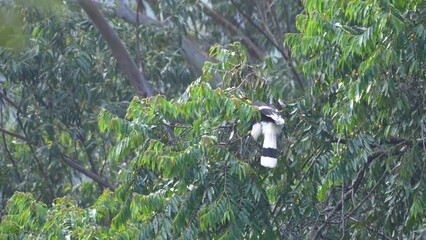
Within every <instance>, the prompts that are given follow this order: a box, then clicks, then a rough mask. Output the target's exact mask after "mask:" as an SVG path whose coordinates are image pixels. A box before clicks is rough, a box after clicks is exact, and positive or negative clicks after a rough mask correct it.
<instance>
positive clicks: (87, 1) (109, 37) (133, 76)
mask: <svg viewBox="0 0 426 240" xmlns="http://www.w3.org/2000/svg"><path fill="white" fill-rule="evenodd" d="M78 3H79V4H80V6H81V8H82V9H83V10H84V11H85V12H86V13H87V15H88V16H89V18H90V19H91V20H92V22H93V23H94V24H95V26H96V27H97V28H98V29H99V31H100V32H101V34H102V36H103V37H104V38H105V40H106V41H107V43H108V45H109V47H110V49H111V51H112V54H113V56H114V57H115V59H116V60H117V63H118V66H119V67H120V69H121V71H122V72H123V73H124V74H125V75H126V76H127V78H128V79H129V80H130V84H131V85H132V86H133V87H134V88H135V90H136V93H137V95H138V96H140V97H150V96H152V91H151V88H150V87H149V86H148V84H147V81H146V78H145V76H144V74H143V72H142V71H139V69H138V67H137V66H136V64H135V63H134V62H133V60H132V58H131V57H130V55H129V53H128V52H127V50H126V48H125V46H124V44H123V42H122V41H121V40H120V38H119V37H118V36H117V34H116V33H115V32H114V30H113V29H112V27H111V26H110V25H109V24H108V22H107V21H106V19H105V18H104V16H103V15H102V13H101V12H100V11H99V9H98V7H97V6H96V4H95V3H94V2H93V1H92V0H78Z"/></svg>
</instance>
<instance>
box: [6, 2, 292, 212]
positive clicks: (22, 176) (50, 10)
mask: <svg viewBox="0 0 426 240" xmlns="http://www.w3.org/2000/svg"><path fill="white" fill-rule="evenodd" d="M90 2H93V3H95V4H92V5H90ZM77 3H78V2H77V1H66V2H65V4H64V3H63V1H56V0H43V1H21V0H15V1H7V2H6V3H3V2H2V3H0V4H1V11H2V15H1V17H2V18H4V19H5V20H7V21H2V25H1V28H0V31H2V34H1V35H2V39H3V40H4V41H3V40H1V41H0V45H1V46H2V48H1V49H0V55H1V59H2V60H1V62H0V79H1V87H2V93H1V95H0V98H1V101H2V102H1V103H2V105H1V126H0V131H1V138H2V141H1V143H2V144H0V153H1V155H2V156H4V158H3V159H4V161H2V162H1V163H0V164H1V169H2V174H1V179H2V183H7V184H2V187H1V192H2V194H1V196H2V198H1V199H0V202H1V204H2V205H4V204H5V202H6V200H7V199H8V198H9V197H10V196H11V195H12V194H13V192H14V191H16V190H19V191H31V192H33V193H34V194H35V196H36V198H37V199H42V200H43V201H44V202H46V203H48V202H51V201H52V199H53V198H55V197H57V196H62V195H65V194H67V195H70V194H72V195H73V196H74V197H75V199H77V202H78V203H79V204H82V205H87V204H90V203H91V202H93V201H94V200H95V199H96V196H97V195H98V191H99V190H102V189H103V188H105V187H108V188H110V189H114V188H115V187H116V186H118V185H119V182H116V181H112V180H111V179H116V178H117V174H118V172H119V171H123V170H125V169H127V164H128V163H129V162H128V160H129V159H130V158H128V159H125V161H120V162H117V161H109V159H108V156H107V153H106V152H107V150H108V148H109V146H110V144H111V143H112V141H111V137H110V136H109V135H102V134H100V133H99V131H98V129H97V124H96V116H97V114H98V113H99V110H100V109H101V108H106V109H108V110H109V111H111V112H113V113H114V114H117V115H118V116H124V114H125V112H124V109H125V108H126V107H127V105H128V102H129V101H130V99H131V98H132V97H133V95H140V96H142V95H143V92H144V90H143V89H139V88H138V86H140V85H141V84H139V83H138V81H139V80H140V79H139V78H138V79H139V80H138V79H136V80H135V79H133V80H132V77H129V75H127V73H128V72H131V71H134V70H135V68H136V67H138V68H139V69H140V70H141V74H142V76H143V77H145V80H146V81H147V83H148V84H147V85H148V87H149V90H150V91H152V92H154V93H156V94H164V95H165V96H168V97H173V96H176V95H178V94H180V93H182V92H183V91H184V90H185V88H186V86H187V85H188V84H189V80H190V79H193V78H194V77H193V76H194V75H199V74H201V71H202V66H203V64H204V62H205V61H206V60H208V57H207V55H208V54H205V53H204V51H208V48H209V42H222V43H227V42H231V41H233V40H234V39H239V38H241V37H242V38H244V39H245V41H249V43H247V44H248V45H249V46H251V47H250V48H249V52H248V54H249V56H250V57H249V58H250V60H251V61H252V62H256V61H259V60H261V59H262V58H263V57H264V56H267V55H268V54H269V53H270V52H274V51H277V50H276V49H278V51H279V52H280V53H283V54H284V53H285V54H284V55H282V56H281V57H283V56H284V57H287V58H288V53H287V51H286V50H285V48H283V47H282V46H281V42H282V41H283V40H282V32H283V31H284V26H286V29H287V30H292V29H293V30H294V17H290V16H288V14H290V15H291V16H293V15H294V14H295V13H296V12H297V9H298V7H300V5H298V3H297V2H294V3H293V2H292V3H291V5H289V8H288V9H283V8H282V7H281V5H280V6H279V7H278V8H269V7H268V6H269V5H264V4H256V5H252V6H253V9H251V8H248V6H250V3H248V2H247V3H246V2H238V1H235V2H232V4H231V3H221V2H218V3H214V5H210V4H207V3H206V4H202V3H198V4H195V5H194V2H193V1H181V3H180V4H172V3H169V2H160V3H153V2H151V1H147V2H144V5H143V6H144V7H143V8H142V9H141V10H140V15H139V16H140V19H139V24H137V22H138V21H136V20H137V18H136V16H137V15H136V12H135V11H134V9H136V8H137V4H134V2H131V4H130V5H127V4H126V1H117V5H108V4H103V3H101V2H95V1H84V2H83V5H84V4H86V5H84V7H83V8H80V5H79V4H77ZM80 4H81V3H80ZM87 4H89V5H87ZM83 5H82V6H83ZM276 5H279V4H278V2H277V3H276ZM93 6H95V7H97V8H95V9H93ZM149 6H150V7H149ZM293 6H294V9H293ZM148 9H151V13H149V11H148ZM215 9H217V10H215ZM224 9H226V10H227V11H226V12H224V11H222V10H224ZM268 9H269V10H268ZM82 10H84V11H85V12H88V13H90V14H88V15H89V16H90V17H91V18H93V13H95V20H96V22H97V21H99V20H100V19H101V20H102V18H103V16H102V15H99V14H97V15H96V13H98V12H99V10H101V11H102V13H103V14H104V16H106V17H107V20H108V22H106V21H104V23H103V25H102V24H101V25H99V24H96V22H95V21H93V22H95V26H96V27H95V26H93V25H92V24H91V22H90V21H88V20H87V18H86V17H85V16H84V13H83V12H82ZM228 10H229V11H228ZM263 10H267V11H271V12H272V11H276V14H278V15H277V17H278V18H277V19H275V20H274V25H273V24H272V22H268V19H266V18H260V17H259V18H256V20H254V19H250V18H248V17H247V16H249V15H253V16H256V15H257V14H261V13H262V12H263ZM219 12H221V13H222V14H224V15H222V14H219ZM237 12H238V14H237V15H235V14H236V13H237ZM246 12H248V13H246ZM148 15H149V16H148ZM24 16H25V17H24ZM243 16H244V17H243ZM268 16H269V15H268ZM264 17H267V16H264ZM283 19H286V21H287V20H288V22H286V21H281V20H283ZM104 20H105V19H104ZM278 20H279V21H278ZM241 21H243V22H241ZM5 23H7V25H6V24H5ZM108 23H109V24H110V25H111V26H113V27H112V28H110V30H111V31H110V33H111V32H112V33H114V32H115V33H116V34H115V36H112V35H114V34H112V35H111V34H110V35H105V32H103V31H99V32H98V29H97V27H99V29H101V28H108V27H107V26H106V24H108ZM266 23H268V25H265V24H266ZM137 25H138V26H137ZM261 25H263V29H264V30H265V29H266V30H268V31H269V33H268V34H266V32H264V31H259V29H262V28H260V27H259V26H261ZM269 28H270V29H269ZM221 29H222V30H223V29H226V32H224V33H223V34H219V33H220V31H221ZM256 29H257V30H256ZM138 31H139V33H138ZM234 33H238V34H237V35H235V36H234ZM224 34H227V35H228V36H229V37H225V36H226V35H224ZM16 36H18V38H19V40H20V41H16V40H11V39H16V38H17V37H16ZM117 36H118V38H119V39H120V38H121V39H122V42H123V43H124V45H125V46H127V47H128V52H129V54H127V56H128V55H130V56H134V57H133V59H134V62H135V64H136V66H134V67H133V68H132V69H131V70H129V71H126V70H125V71H124V72H123V70H122V68H117V66H116V65H120V61H117V59H119V58H121V57H122V56H124V55H126V54H125V53H124V55H123V51H122V49H121V50H120V49H119V48H117V45H120V43H117ZM12 37H15V38H12ZM114 37H115V42H113V43H112V44H111V38H114ZM119 39H118V40H119ZM277 39H279V40H277ZM105 40H106V41H105ZM274 41H275V42H277V41H278V42H277V43H276V44H275V45H274V47H271V45H270V44H267V43H268V42H274ZM118 42H119V41H118ZM11 43H13V44H18V45H8V44H11ZM138 43H139V44H138ZM138 45H139V46H138ZM117 50H118V52H119V54H121V55H117ZM281 57H273V58H268V59H269V62H270V71H274V72H275V73H276V74H278V73H282V72H285V71H287V68H286V67H285V66H286V65H287V63H286V61H284V58H281ZM132 61H133V60H132V59H130V60H129V59H127V63H128V64H127V63H124V65H126V66H127V65H129V66H130V65H132V63H131V62H132ZM273 63H279V64H277V65H276V67H275V66H274V67H272V66H273ZM135 64H133V65H135ZM121 65H123V64H121ZM292 67H293V68H294V66H292ZM294 73H295V74H297V72H296V71H294ZM130 75H132V74H130ZM136 75H138V74H136ZM139 77H141V75H139ZM124 78H127V79H128V80H125V79H124ZM214 82H215V83H216V84H220V82H221V77H220V74H216V75H215V80H214ZM294 83H296V82H293V81H291V78H286V81H285V84H288V85H294ZM296 84H297V83H296ZM277 86H278V87H279V86H281V85H280V84H277ZM280 88H281V89H283V88H282V87H280ZM286 91H287V92H288V93H290V92H291V91H289V90H288V89H287V90H286ZM277 93H280V94H282V92H281V91H280V90H278V89H277ZM3 159H2V160H3ZM93 183H97V186H96V185H94V184H93Z"/></svg>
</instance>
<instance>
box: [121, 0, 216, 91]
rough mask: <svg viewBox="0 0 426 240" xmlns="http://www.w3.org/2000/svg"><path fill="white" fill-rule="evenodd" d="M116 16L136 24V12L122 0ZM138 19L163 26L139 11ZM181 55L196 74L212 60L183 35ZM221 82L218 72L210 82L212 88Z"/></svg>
mask: <svg viewBox="0 0 426 240" xmlns="http://www.w3.org/2000/svg"><path fill="white" fill-rule="evenodd" d="M116 15H117V17H119V18H121V19H123V20H124V21H126V22H127V23H130V24H132V25H135V26H137V21H136V13H135V12H133V11H132V10H131V9H130V8H129V7H128V6H127V5H126V3H125V2H124V1H123V0H118V9H117V11H116ZM139 15H140V16H139V21H140V23H141V24H145V25H150V26H155V27H158V28H164V26H163V24H162V23H161V22H159V21H157V20H155V19H152V18H150V17H149V16H147V15H146V14H144V13H139ZM180 47H181V49H182V51H183V55H184V57H185V60H186V61H187V63H188V64H189V65H191V66H193V67H194V68H195V70H196V74H198V75H201V73H202V69H203V66H204V63H205V62H206V61H211V62H214V60H212V59H210V58H209V57H208V56H207V54H206V53H205V52H204V51H202V50H201V49H200V48H199V47H198V46H197V44H196V43H195V42H194V41H191V40H190V39H189V38H186V37H183V38H182V41H181V45H180ZM221 82H222V77H221V76H220V75H219V74H216V75H215V78H214V79H213V80H212V81H211V82H210V85H211V86H212V87H213V88H216V87H217V86H218V85H219V84H220V83H221Z"/></svg>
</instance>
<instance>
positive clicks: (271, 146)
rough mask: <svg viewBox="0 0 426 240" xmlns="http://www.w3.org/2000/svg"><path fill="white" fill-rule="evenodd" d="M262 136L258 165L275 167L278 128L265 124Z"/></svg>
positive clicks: (271, 124) (272, 124) (274, 125)
mask: <svg viewBox="0 0 426 240" xmlns="http://www.w3.org/2000/svg"><path fill="white" fill-rule="evenodd" d="M262 132H263V135H264V140H263V147H262V153H261V157H260V164H261V165H262V166H264V167H269V168H274V167H275V166H277V155H278V154H277V135H278V134H279V128H278V127H277V126H276V124H274V123H265V124H264V125H263V127H262Z"/></svg>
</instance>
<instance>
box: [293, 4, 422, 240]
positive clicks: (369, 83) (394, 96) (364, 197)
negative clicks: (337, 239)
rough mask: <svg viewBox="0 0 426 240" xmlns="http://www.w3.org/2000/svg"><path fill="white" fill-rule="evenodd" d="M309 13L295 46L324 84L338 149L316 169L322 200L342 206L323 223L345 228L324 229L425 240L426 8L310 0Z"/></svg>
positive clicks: (321, 107) (321, 102)
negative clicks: (318, 174) (423, 237)
mask: <svg viewBox="0 0 426 240" xmlns="http://www.w3.org/2000/svg"><path fill="white" fill-rule="evenodd" d="M305 11H306V12H305V14H303V15H300V16H299V17H298V19H297V23H296V25H297V26H298V29H299V31H300V32H301V33H300V34H289V35H287V39H286V40H287V42H288V43H289V44H290V45H291V46H292V53H293V56H294V57H296V58H299V59H303V60H304V61H305V63H304V64H303V69H304V71H305V73H307V74H309V75H313V76H315V84H314V87H313V88H312V90H311V94H312V96H313V100H314V101H315V102H316V103H315V106H314V110H315V109H316V110H317V111H321V112H322V116H321V118H323V120H321V118H317V121H318V120H319V121H318V122H317V126H318V128H319V131H322V132H324V133H326V136H329V137H330V139H331V140H332V141H334V142H335V143H334V144H333V147H332V149H333V155H334V156H333V155H332V156H329V157H328V158H326V159H320V161H319V162H318V163H317V165H319V166H318V167H319V168H318V170H319V171H320V172H321V174H323V176H325V177H324V178H320V179H318V180H320V181H321V182H322V184H321V185H320V188H319V189H317V192H318V194H317V197H318V200H319V202H321V203H322V204H325V205H328V204H330V203H331V202H332V201H336V198H337V201H339V202H338V203H339V204H337V205H336V206H337V207H334V208H333V214H329V213H326V212H324V213H322V214H320V216H321V217H324V220H326V221H331V222H332V221H336V218H340V220H338V221H337V222H338V223H339V225H335V226H334V227H333V226H331V224H329V226H328V227H325V226H326V225H327V224H320V225H318V226H320V227H321V231H322V230H323V229H324V228H328V230H329V231H331V232H333V231H334V233H336V234H337V232H341V234H342V235H343V236H344V235H345V229H346V228H345V224H346V227H347V228H350V229H352V230H351V233H352V234H354V236H357V237H358V238H363V237H367V236H369V234H377V235H376V236H381V237H383V236H390V237H398V238H401V237H403V236H406V237H410V238H411V237H415V236H420V235H421V234H424V229H425V218H424V216H425V211H424V207H425V206H426V205H425V204H426V201H425V199H426V198H425V197H424V192H425V190H426V184H425V178H424V177H425V176H426V175H425V169H426V162H425V152H426V150H425V138H424V136H425V135H424V134H425V132H426V126H425V118H426V116H425V111H426V107H425V103H426V102H425V97H424V96H426V84H425V82H426V72H425V69H426V68H425V56H426V55H425V46H426V25H425V24H426V5H425V3H424V1H416V0H411V1H399V0H395V1H333V0H331V1H306V2H305ZM317 149H318V148H317ZM360 181H363V182H365V184H362V185H364V186H362V185H361V186H360ZM358 187H359V188H358ZM347 188H349V189H347ZM350 188H352V190H351V189H350ZM338 189H339V190H338ZM342 189H343V190H342ZM336 190H338V191H337V192H336ZM355 193H356V194H355ZM337 194H340V195H341V196H340V197H339V196H337ZM346 194H348V195H346ZM350 195H352V196H350ZM348 200H352V201H348ZM336 211H339V212H341V214H339V215H341V216H340V217H339V216H336V215H335V214H336ZM333 215H334V216H335V217H334V220H333V217H332V216H333ZM346 231H348V230H346ZM422 232H423V233H422ZM329 234H330V232H329ZM318 236H321V235H320V234H318Z"/></svg>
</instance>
